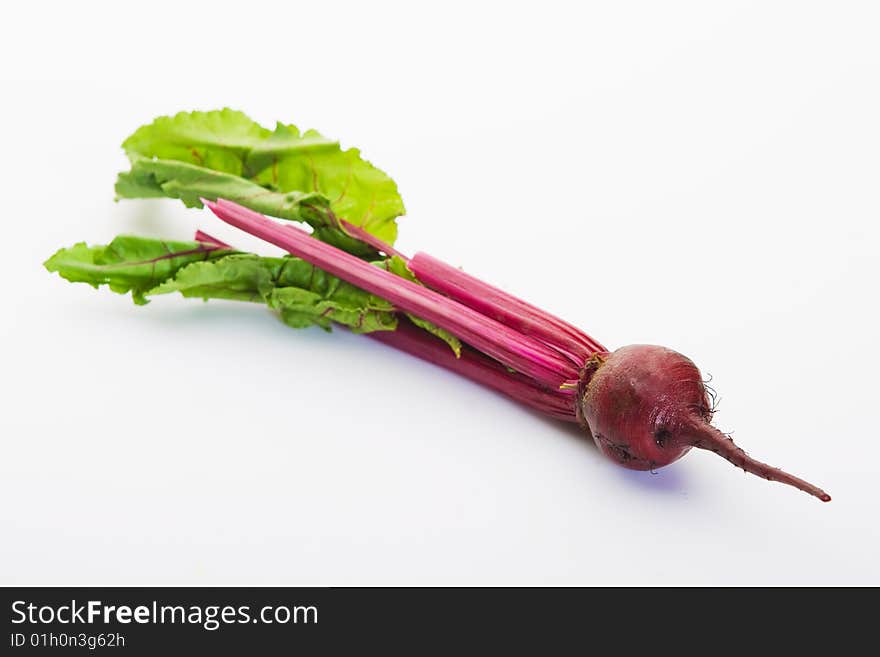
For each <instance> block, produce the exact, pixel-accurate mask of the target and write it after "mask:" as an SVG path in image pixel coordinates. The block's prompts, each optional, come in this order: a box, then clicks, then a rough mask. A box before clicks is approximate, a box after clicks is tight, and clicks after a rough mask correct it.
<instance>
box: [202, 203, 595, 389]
mask: <svg viewBox="0 0 880 657" xmlns="http://www.w3.org/2000/svg"><path fill="white" fill-rule="evenodd" d="M203 202H204V204H205V205H206V206H207V207H209V208H210V209H211V211H212V212H214V214H216V215H217V216H218V217H219V218H220V219H222V220H223V221H225V222H227V223H229V224H231V225H233V226H235V227H237V228H240V229H242V230H244V231H245V232H248V233H250V234H251V235H254V236H256V237H259V238H261V239H263V240H266V241H267V242H271V243H272V244H275V245H276V246H279V247H281V248H282V249H286V250H287V251H288V252H290V253H292V254H294V255H296V256H298V257H300V258H302V259H303V260H305V261H306V262H309V263H311V264H313V265H315V266H316V267H319V268H320V269H323V270H324V271H326V272H327V273H329V274H332V275H334V276H337V277H338V278H341V279H342V280H344V281H347V282H349V283H351V284H352V285H355V286H357V287H359V288H361V289H363V290H366V291H367V292H370V293H372V294H375V295H377V296H379V297H381V298H383V299H386V300H387V301H389V302H391V303H392V304H394V306H395V307H397V308H399V309H400V310H403V311H405V312H408V313H412V314H413V315H415V316H417V317H421V318H423V319H425V320H427V321H429V322H432V323H434V324H436V325H437V326H439V327H440V328H442V329H445V330H447V331H449V332H450V333H452V334H453V335H455V336H457V337H458V338H460V339H461V340H463V341H464V342H467V343H468V344H470V345H471V346H472V347H474V348H476V349H478V350H479V351H482V352H483V353H484V354H487V355H489V356H491V357H492V358H494V359H496V360H498V361H500V362H501V363H504V364H505V365H508V366H509V367H511V368H513V369H515V370H517V371H518V372H521V373H523V374H525V375H527V376H530V377H532V378H533V379H536V380H537V381H539V382H541V383H543V384H544V385H547V386H550V387H553V388H556V387H559V386H560V385H561V384H563V383H564V382H566V381H570V380H573V379H577V377H578V368H577V367H575V366H574V365H573V364H572V363H571V362H570V361H568V360H567V359H566V358H564V357H562V356H561V355H560V354H559V353H557V352H556V351H554V350H553V349H550V348H549V347H547V346H546V345H544V344H543V343H541V342H539V341H537V340H534V339H532V338H530V337H528V336H524V335H521V334H520V333H517V332H516V331H514V330H512V329H510V328H508V327H507V326H505V325H504V324H501V323H500V322H497V321H495V320H493V319H490V318H488V317H485V316H483V315H481V314H480V313H478V312H476V311H475V310H473V309H471V308H468V307H467V306H465V305H463V304H460V303H458V302H457V301H454V300H452V299H449V298H447V297H445V296H443V295H442V294H439V293H437V292H434V291H433V290H429V289H428V288H425V287H422V286H421V285H418V284H416V283H413V282H411V281H408V280H406V279H404V278H401V277H400V276H396V275H395V274H392V273H390V272H388V271H385V270H384V269H381V268H379V267H376V266H374V265H371V264H369V263H367V262H364V261H363V260H361V259H360V258H357V257H355V256H353V255H351V254H350V253H346V252H345V251H342V250H341V249H337V248H336V247H334V246H331V245H329V244H326V243H324V242H321V241H320V240H317V239H315V238H313V237H311V236H310V235H309V234H308V233H306V232H305V231H302V230H300V229H298V228H295V227H293V226H281V225H279V224H277V223H275V222H274V221H270V220H269V219H267V218H266V217H264V216H263V215H261V214H259V213H257V212H254V211H252V210H248V209H247V208H243V207H242V206H240V205H237V204H236V203H232V202H231V201H226V200H223V199H218V201H217V202H216V203H213V202H211V201H208V200H206V199H204V200H203Z"/></svg>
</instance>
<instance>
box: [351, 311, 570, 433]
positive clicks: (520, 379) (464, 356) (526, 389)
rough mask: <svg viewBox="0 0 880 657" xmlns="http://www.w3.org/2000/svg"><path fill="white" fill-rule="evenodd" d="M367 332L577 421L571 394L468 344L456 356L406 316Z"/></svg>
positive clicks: (513, 396)
mask: <svg viewBox="0 0 880 657" xmlns="http://www.w3.org/2000/svg"><path fill="white" fill-rule="evenodd" d="M367 336H368V337H370V338H373V339H374V340H377V341H378V342H381V343H383V344H387V345H389V346H391V347H394V348H396V349H400V350H401V351H405V352H407V353H409V354H412V355H413V356H417V357H418V358H421V359H423V360H426V361H428V362H430V363H434V364H435V365H439V366H440V367H443V368H445V369H447V370H450V371H452V372H455V373H457V374H460V375H462V376H464V377H466V378H468V379H470V380H471V381H476V382H477V383H480V384H482V385H484V386H487V387H489V388H492V389H493V390H497V391H498V392H501V393H503V394H505V395H507V396H509V397H512V398H513V399H515V400H516V401H518V402H521V403H523V404H526V405H527V406H530V407H532V408H534V409H535V410H538V411H541V412H542V413H545V414H547V415H549V416H551V417H554V418H556V419H558V420H564V421H566V422H577V418H576V416H575V411H574V400H573V398H572V397H568V396H565V395H563V394H560V393H557V392H555V391H553V390H549V389H546V388H542V387H540V386H538V385H536V384H535V382H534V381H532V380H530V379H529V378H528V377H525V376H523V375H522V374H516V373H512V372H510V371H508V370H507V369H506V368H505V367H504V366H503V365H501V364H500V363H498V362H497V361H494V360H492V359H491V358H487V357H486V356H483V355H482V354H481V353H479V352H478V351H475V350H473V349H470V348H469V347H467V346H465V347H464V348H463V349H462V352H461V357H460V358H456V357H455V354H454V353H452V350H451V349H450V348H449V345H447V344H446V343H445V342H443V341H442V340H439V339H437V338H435V337H434V336H432V335H430V334H428V333H426V332H425V331H423V330H422V329H419V328H417V327H415V326H413V325H412V324H410V323H409V322H407V321H405V320H402V321H401V322H400V325H399V326H398V328H397V330H395V331H374V332H372V333H367Z"/></svg>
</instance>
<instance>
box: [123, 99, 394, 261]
mask: <svg viewBox="0 0 880 657" xmlns="http://www.w3.org/2000/svg"><path fill="white" fill-rule="evenodd" d="M123 148H124V150H125V152H126V155H127V156H128V158H129V160H130V161H131V164H132V167H131V170H130V171H128V172H124V173H121V174H120V175H119V178H118V180H117V184H116V194H117V197H119V198H148V197H157V196H170V197H172V198H179V199H181V200H183V201H184V203H186V204H187V205H188V206H196V207H199V206H201V203H200V201H199V197H200V196H202V197H205V198H211V199H216V198H218V197H222V198H227V199H229V200H232V201H235V202H237V203H239V204H241V205H244V206H246V207H249V208H251V209H253V210H256V211H257V212H262V213H265V214H269V215H272V216H275V217H279V218H282V219H290V220H294V221H303V222H306V223H309V224H310V225H312V226H313V227H314V228H315V233H314V234H315V236H316V237H318V238H320V239H323V240H325V241H328V242H331V243H333V244H334V245H336V246H339V247H341V248H345V249H346V250H348V251H351V252H353V253H357V254H359V255H367V254H369V253H370V252H371V250H370V249H369V248H368V247H365V245H363V244H362V243H360V242H358V241H356V240H354V239H352V238H351V237H349V236H347V235H346V234H345V233H344V232H343V231H341V230H339V228H338V227H337V219H339V218H341V219H345V220H346V221H349V222H350V223H352V224H354V225H356V226H360V227H362V228H364V229H365V230H366V231H367V232H369V233H371V234H373V235H375V236H376V237H378V238H380V239H382V240H383V241H385V242H388V243H393V242H394V240H395V239H396V237H397V224H396V222H395V219H396V218H397V217H399V216H401V215H402V214H403V213H404V206H403V201H402V199H401V198H400V194H399V193H398V191H397V185H396V184H395V183H394V181H393V180H392V179H391V178H390V177H388V175H387V174H386V173H384V172H383V171H381V170H380V169H378V168H376V167H374V166H373V165H372V164H370V163H369V162H367V161H366V160H364V159H363V158H361V156H360V152H359V151H358V150H357V149H354V148H351V149H348V150H342V149H341V148H340V146H339V144H338V143H337V142H335V141H332V140H329V139H326V138H325V137H322V136H321V135H320V134H319V133H317V132H315V131H313V130H309V131H306V132H300V131H299V129H298V128H297V127H296V126H293V125H284V124H281V123H279V124H278V125H277V126H276V128H275V130H274V131H273V130H269V129H267V128H264V127H262V126H261V125H259V124H258V123H256V122H254V121H252V120H251V119H249V118H248V117H247V116H246V115H244V114H242V113H241V112H235V111H233V110H230V109H223V110H219V111H212V112H189V113H186V112H181V113H180V114H177V115H175V116H171V117H167V116H166V117H160V118H158V119H156V120H155V121H153V123H151V124H148V125H145V126H142V127H141V128H139V129H138V130H137V131H135V133H134V134H132V135H131V136H130V137H129V138H128V139H126V140H125V142H124V143H123Z"/></svg>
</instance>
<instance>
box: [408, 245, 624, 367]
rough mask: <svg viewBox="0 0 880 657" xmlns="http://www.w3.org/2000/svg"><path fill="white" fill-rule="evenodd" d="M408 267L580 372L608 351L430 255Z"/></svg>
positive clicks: (424, 280) (418, 257)
mask: <svg viewBox="0 0 880 657" xmlns="http://www.w3.org/2000/svg"><path fill="white" fill-rule="evenodd" d="M408 264H409V269H410V271H412V273H414V274H415V275H416V277H417V278H418V279H419V280H420V281H421V282H422V283H424V284H425V285H427V286H428V287H430V288H433V289H435V290H437V291H438V292H442V293H443V294H445V295H447V296H449V297H450V298H452V299H455V300H456V301H458V302H460V303H463V304H464V305H466V306H467V307H469V308H473V309H474V310H476V311H477V312H479V313H481V314H483V315H486V316H487V317H491V318H492V319H495V320H498V321H499V322H501V323H502V324H504V325H506V326H509V327H510V328H512V329H515V330H516V331H519V332H520V333H522V334H524V335H530V336H533V337H535V338H537V339H539V340H541V341H542V342H544V343H546V344H547V345H549V346H551V347H553V348H554V349H556V350H557V351H559V352H560V353H562V354H564V355H565V356H567V357H568V358H570V359H571V360H572V361H573V362H574V363H575V364H576V365H577V366H578V368H580V367H583V365H584V363H586V362H587V359H589V357H590V356H592V355H593V354H595V353H597V352H603V351H607V350H606V349H605V347H603V346H602V345H601V344H599V343H598V342H597V341H596V340H594V339H593V338H591V337H590V336H589V335H587V334H586V333H584V332H583V331H581V330H580V329H579V328H577V327H575V326H572V325H571V324H569V323H568V322H566V321H564V320H562V319H559V318H558V317H556V316H555V315H551V314H550V313H548V312H546V311H544V310H541V309H540V308H537V307H536V306H533V305H531V304H530V303H527V302H525V301H523V300H522V299H518V298H517V297H515V296H513V295H512V294H508V293H507V292H505V291H504V290H500V289H498V288H496V287H493V286H492V285H489V284H488V283H484V282H483V281H481V280H480V279H478V278H476V277H474V276H471V275H470V274H467V273H465V272H463V271H461V270H460V269H458V268H457V267H453V266H452V265H448V264H446V263H445V262H443V261H442V260H438V259H437V258H435V257H433V256H431V255H428V254H427V253H416V254H415V255H414V256H413V258H412V260H410V261H409V263H408Z"/></svg>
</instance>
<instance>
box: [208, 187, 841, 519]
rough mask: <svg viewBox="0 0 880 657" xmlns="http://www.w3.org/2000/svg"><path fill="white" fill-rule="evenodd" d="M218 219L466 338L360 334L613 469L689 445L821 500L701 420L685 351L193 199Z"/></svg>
mask: <svg viewBox="0 0 880 657" xmlns="http://www.w3.org/2000/svg"><path fill="white" fill-rule="evenodd" d="M202 201H203V203H204V204H205V205H206V206H207V207H209V208H210V209H211V210H212V211H213V212H214V214H216V215H217V216H218V217H219V218H220V219H222V220H223V221H225V222H227V223H229V224H231V225H233V226H235V227H237V228H240V229H242V230H244V231H246V232H248V233H250V234H252V235H254V236H256V237H259V238H261V239H263V240H265V241H267V242H270V243H272V244H275V245H277V246H279V247H281V248H283V249H285V250H287V251H288V252H289V253H291V254H293V255H295V256H298V257H299V258H302V259H303V260H305V261H307V262H309V263H311V264H312V265H314V266H316V267H318V268H320V269H323V270H325V271H326V272H328V273H330V274H332V275H334V276H337V277H339V278H341V279H342V280H345V281H347V282H349V283H351V284H352V285H355V286H357V287H359V288H362V289H363V290H366V291H367V292H370V293H372V294H374V295H376V296H379V297H382V298H384V299H386V300H387V301H389V302H390V303H392V304H393V305H394V307H395V308H396V309H397V310H399V311H402V312H405V313H409V314H410V315H412V316H415V317H418V318H420V319H423V320H426V321H429V322H432V323H433V324H435V325H436V326H438V327H439V328H441V329H444V330H446V331H448V332H449V333H451V334H453V335H455V336H457V337H459V338H460V339H461V340H462V342H464V343H465V346H464V348H463V351H462V354H461V355H460V356H456V355H455V354H453V353H452V351H451V350H450V349H449V348H448V347H447V346H446V345H445V344H444V343H443V342H441V341H440V340H438V339H436V338H435V337H433V336H432V335H430V334H428V333H427V332H426V331H422V330H413V327H412V325H410V324H408V323H407V322H406V321H403V320H402V321H401V325H400V327H399V328H398V329H397V330H393V331H378V332H375V333H371V334H369V335H370V336H371V337H373V338H375V339H377V340H379V341H381V342H383V343H385V344H388V345H390V346H393V347H395V348H397V349H400V350H402V351H406V352H408V353H411V354H413V355H415V356H418V357H419V358H422V359H424V360H428V361H430V362H433V363H435V364H437V365H440V366H442V367H445V368H447V369H449V370H452V371H455V372H457V373H459V374H461V375H463V376H466V377H468V378H470V379H472V380H474V381H477V382H479V383H481V384H482V385H486V386H488V387H490V388H494V389H495V390H498V391H500V392H502V393H504V394H506V395H508V396H510V397H512V398H513V399H516V400H517V401H519V402H521V403H524V404H526V405H528V406H531V407H532V408H535V409H537V410H539V411H541V412H544V413H546V414H547V415H549V416H551V417H554V418H557V419H561V420H565V421H569V422H577V423H579V424H580V425H581V426H582V427H583V428H584V429H585V431H586V432H587V433H588V434H589V435H591V436H592V439H593V440H594V442H595V443H596V445H597V446H598V448H599V450H600V451H601V453H602V454H604V455H605V456H607V457H608V458H610V459H611V460H612V461H614V462H615V463H617V464H618V465H622V466H623V467H626V468H630V469H634V470H655V469H657V468H661V467H663V466H665V465H669V464H670V463H672V462H674V461H677V460H678V459H680V458H681V457H682V456H684V455H685V454H687V452H688V451H690V449H691V448H693V447H696V448H698V449H705V450H708V451H711V452H715V453H716V454H718V455H719V456H722V457H723V458H725V459H727V460H728V461H729V462H730V463H732V464H733V465H735V466H736V467H739V468H742V469H743V470H745V471H746V472H749V473H751V474H754V475H757V476H759V477H762V478H764V479H767V480H769V481H777V482H780V483H783V484H787V485H789V486H793V487H795V488H797V489H799V490H802V491H804V492H806V493H809V494H810V495H813V496H815V497H817V498H818V499H820V500H822V501H823V502H828V501H830V500H831V497H830V496H829V495H828V494H827V493H826V492H825V491H823V490H821V489H820V488H818V487H816V486H814V485H812V484H810V483H808V482H806V481H804V480H802V479H799V478H798V477H795V476H793V475H790V474H788V473H787V472H784V471H782V470H779V469H777V468H774V467H771V466H769V465H766V464H764V463H761V462H760V461H756V460H755V459H753V458H751V457H750V456H748V455H747V454H746V453H745V452H744V451H743V450H742V449H740V448H739V447H738V446H737V445H735V444H734V442H733V440H732V439H731V438H730V437H728V436H727V435H725V434H724V433H722V432H721V431H719V430H718V429H716V428H715V427H713V426H712V424H711V421H712V407H711V405H710V403H709V396H708V392H707V389H706V386H705V384H704V382H703V377H702V375H701V374H700V371H699V369H698V368H697V366H696V365H694V363H693V362H692V361H691V360H690V359H689V358H687V357H685V356H683V355H681V354H679V353H678V352H675V351H673V350H671V349H667V348H665V347H659V346H652V345H631V346H627V347H621V348H620V349H617V350H616V351H609V350H608V349H606V348H605V347H603V346H602V345H601V344H600V343H599V342H597V341H596V340H595V339H594V338H592V337H590V336H589V335H587V334H586V333H584V332H583V331H581V330H580V329H578V328H576V327H574V326H572V325H571V324H568V323H567V322H564V321H563V320H561V319H559V318H557V317H555V316H553V315H551V314H549V313H546V312H544V311H542V310H541V309H539V308H537V307H535V306H532V305H531V304H528V303H526V302H524V301H522V300H520V299H518V298H516V297H514V296H512V295H510V294H508V293H506V292H504V291H502V290H499V289H497V288H495V287H492V286H490V285H488V284H487V283H484V282H483V281H480V280H478V279H476V278H474V277H473V276H470V275H468V274H466V273H464V272H462V271H461V270H459V269H457V268H455V267H452V266H451V265H448V264H446V263H443V262H441V261H440V260H437V259H436V258H433V257H432V256H429V255H427V254H424V253H417V254H416V255H415V256H413V257H412V258H406V257H405V256H403V255H402V254H401V253H399V252H398V251H395V250H394V249H393V248H392V247H390V246H388V245H385V244H383V243H382V242H381V241H379V240H377V239H376V238H375V237H372V236H370V235H368V234H366V233H365V232H364V231H362V230H360V229H358V228H356V227H354V226H351V225H349V224H347V223H346V222H344V221H341V220H340V221H339V224H340V226H341V228H342V229H343V230H345V231H346V232H348V234H349V235H350V236H352V237H356V238H358V239H362V240H363V241H364V242H366V243H368V244H369V245H370V246H372V247H373V248H375V249H376V250H377V251H379V252H384V253H385V254H386V255H388V256H394V257H395V258H400V259H402V260H403V261H404V263H405V265H406V269H407V270H408V271H409V273H411V274H412V275H413V277H414V280H409V279H408V278H406V277H403V276H399V275H396V274H394V273H392V272H390V271H387V270H386V269H383V268H381V267H377V266H374V265H372V264H369V263H367V262H366V261H364V260H362V259H360V258H358V257H356V256H354V255H351V254H349V253H347V252H345V251H342V250H340V249H337V248H335V247H334V246H331V245H329V244H327V243H324V242H321V241H319V240H317V239H315V238H313V237H311V236H310V235H309V234H308V233H306V232H305V231H302V230H300V229H299V228H296V227H294V226H291V225H289V224H287V225H281V224H278V223H277V222H274V221H272V220H270V219H268V218H266V217H264V216H263V215H261V214H259V213H256V212H254V211H253V210H249V209H247V208H244V207H242V206H240V205H238V204H236V203H233V202H231V201H226V200H223V199H217V200H216V202H215V201H211V200H208V199H202Z"/></svg>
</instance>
